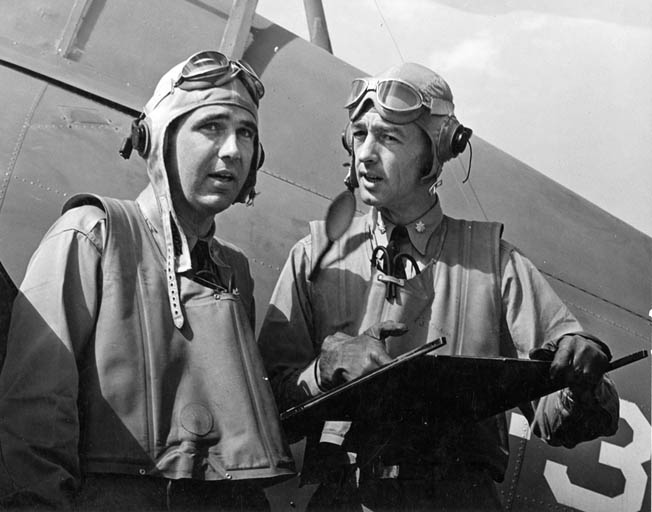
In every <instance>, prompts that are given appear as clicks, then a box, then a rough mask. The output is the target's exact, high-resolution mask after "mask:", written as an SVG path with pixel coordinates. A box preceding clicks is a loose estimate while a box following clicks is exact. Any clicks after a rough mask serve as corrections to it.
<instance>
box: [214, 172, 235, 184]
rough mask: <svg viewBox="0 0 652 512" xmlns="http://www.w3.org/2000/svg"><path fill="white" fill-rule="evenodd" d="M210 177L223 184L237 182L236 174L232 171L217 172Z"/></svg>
mask: <svg viewBox="0 0 652 512" xmlns="http://www.w3.org/2000/svg"><path fill="white" fill-rule="evenodd" d="M210 177H211V178H213V179H216V180H219V181H223V182H231V181H235V180H236V175H235V173H232V172H231V171H215V172H212V173H211V174H210Z"/></svg>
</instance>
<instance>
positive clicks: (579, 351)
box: [529, 334, 611, 394]
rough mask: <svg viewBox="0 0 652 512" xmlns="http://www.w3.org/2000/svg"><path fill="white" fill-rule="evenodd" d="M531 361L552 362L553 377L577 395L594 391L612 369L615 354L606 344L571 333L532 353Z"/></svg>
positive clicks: (551, 372)
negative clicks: (608, 370)
mask: <svg viewBox="0 0 652 512" xmlns="http://www.w3.org/2000/svg"><path fill="white" fill-rule="evenodd" d="M529 356H530V359H541V360H546V361H552V363H551V365H550V377H551V378H552V379H553V380H559V381H560V382H562V383H563V384H564V385H565V386H567V387H569V388H571V390H572V391H573V392H574V393H577V394H582V393H583V392H586V391H589V390H593V389H594V388H595V387H596V386H597V384H598V383H599V382H600V381H601V379H602V376H603V375H604V374H605V372H606V371H607V369H608V368H609V360H610V359H611V353H610V352H609V349H608V348H607V346H606V345H604V343H602V342H601V341H599V340H596V339H593V338H592V337H591V339H589V338H587V337H585V336H584V335H583V334H568V335H566V336H564V337H563V338H561V340H559V342H558V343H557V347H556V348H555V347H554V346H552V344H550V345H548V344H546V345H544V346H543V347H541V348H536V349H533V350H531V351H530V354H529Z"/></svg>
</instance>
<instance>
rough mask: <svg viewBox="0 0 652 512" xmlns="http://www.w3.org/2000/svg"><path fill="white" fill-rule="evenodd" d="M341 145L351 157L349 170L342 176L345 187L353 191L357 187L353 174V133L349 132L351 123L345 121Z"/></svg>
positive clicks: (356, 179) (356, 178)
mask: <svg viewBox="0 0 652 512" xmlns="http://www.w3.org/2000/svg"><path fill="white" fill-rule="evenodd" d="M341 140H342V146H344V149H345V150H346V152H347V153H348V154H349V156H350V157H351V161H350V162H349V163H348V164H345V165H348V167H349V172H348V173H347V175H346V177H345V178H344V184H345V185H346V188H348V189H349V190H351V191H353V189H356V188H358V177H357V176H356V174H355V154H354V153H353V134H352V132H351V123H346V127H345V128H344V131H343V132H342V137H341Z"/></svg>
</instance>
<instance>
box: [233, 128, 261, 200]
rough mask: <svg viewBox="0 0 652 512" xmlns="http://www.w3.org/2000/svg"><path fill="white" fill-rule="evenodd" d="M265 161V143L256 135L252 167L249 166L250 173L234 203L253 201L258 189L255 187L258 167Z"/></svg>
mask: <svg viewBox="0 0 652 512" xmlns="http://www.w3.org/2000/svg"><path fill="white" fill-rule="evenodd" d="M264 163H265V150H264V149H263V145H262V144H261V143H260V141H259V140H258V137H256V140H255V142H254V154H253V156H252V158H251V167H250V168H249V174H248V175H247V179H246V180H245V182H244V185H243V186H242V190H240V193H239V194H238V196H237V197H236V198H235V199H234V200H233V203H246V204H251V203H253V200H254V197H255V196H256V190H255V188H254V187H255V186H256V175H257V173H258V169H260V168H261V167H262V166H263V164H264Z"/></svg>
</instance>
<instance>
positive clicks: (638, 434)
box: [543, 400, 651, 512]
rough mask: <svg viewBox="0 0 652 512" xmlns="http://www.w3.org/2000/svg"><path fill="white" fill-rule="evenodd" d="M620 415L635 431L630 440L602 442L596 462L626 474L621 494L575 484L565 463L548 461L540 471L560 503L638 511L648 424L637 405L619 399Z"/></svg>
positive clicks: (597, 511) (599, 511) (595, 510)
mask: <svg viewBox="0 0 652 512" xmlns="http://www.w3.org/2000/svg"><path fill="white" fill-rule="evenodd" d="M620 416H621V418H623V419H624V420H625V421H626V422H627V423H629V426H630V427H631V428H632V431H633V432H634V435H633V438H632V442H631V443H629V444H628V445H626V446H616V445H613V444H611V443H608V442H606V441H602V442H601V445H600V456H599V461H600V463H602V464H606V465H609V466H612V467H614V468H618V469H620V470H621V471H622V473H623V476H624V477H625V489H624V491H623V493H622V494H620V495H618V496H614V497H613V498H612V497H609V496H605V495H604V494H600V493H598V492H594V491H591V490H589V489H585V488H584V487H580V486H579V485H575V484H573V483H572V482H571V481H570V479H569V478H568V467H567V466H564V465H563V464H558V463H557V462H552V461H547V462H546V467H545V469H544V472H543V474H544V477H545V478H546V481H547V482H548V485H550V489H551V490H552V493H553V494H554V496H555V499H556V500H557V501H558V502H559V503H561V504H563V505H567V506H569V507H574V508H576V509H579V510H586V511H591V512H613V511H615V510H617V511H619V512H638V511H640V510H641V507H642V506H643V498H644V497H645V488H646V486H647V474H646V473H645V470H644V469H643V466H642V465H643V464H644V463H645V462H647V461H648V460H650V428H651V427H650V424H649V423H648V422H647V420H646V419H645V416H643V413H641V410H640V409H639V408H638V406H637V405H636V404H634V403H632V402H628V401H627V400H621V401H620Z"/></svg>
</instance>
